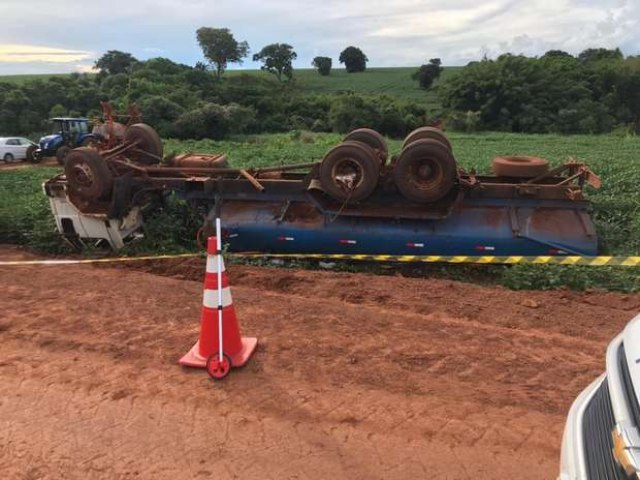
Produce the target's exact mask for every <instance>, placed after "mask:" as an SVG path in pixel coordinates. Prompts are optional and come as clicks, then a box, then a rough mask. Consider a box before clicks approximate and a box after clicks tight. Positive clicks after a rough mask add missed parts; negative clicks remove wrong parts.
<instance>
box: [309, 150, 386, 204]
mask: <svg viewBox="0 0 640 480" xmlns="http://www.w3.org/2000/svg"><path fill="white" fill-rule="evenodd" d="M319 176H320V184H321V185H322V188H323V189H324V191H325V192H326V193H328V194H329V195H330V196H331V197H333V198H335V199H336V200H339V201H345V200H353V201H354V202H357V201H359V200H363V199H365V198H367V197H368V196H369V195H371V193H372V192H373V190H374V189H375V188H376V185H377V184H378V178H379V176H380V161H379V160H378V157H377V156H376V152H374V150H373V149H372V148H370V147H369V146H367V145H365V144H363V143H360V142H353V141H348V142H343V143H341V144H339V145H336V146H335V147H333V148H332V149H331V150H329V152H327V154H326V155H325V156H324V158H323V159H322V163H321V164H320V175H319Z"/></svg>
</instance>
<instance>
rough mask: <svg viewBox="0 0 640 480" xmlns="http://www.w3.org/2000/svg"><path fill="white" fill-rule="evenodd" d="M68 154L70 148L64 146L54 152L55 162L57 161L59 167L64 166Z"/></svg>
mask: <svg viewBox="0 0 640 480" xmlns="http://www.w3.org/2000/svg"><path fill="white" fill-rule="evenodd" d="M69 152H71V148H70V147H67V146H66V145H63V146H61V147H60V148H58V150H56V160H58V163H59V164H60V165H62V166H64V162H65V159H66V158H67V156H68V155H69Z"/></svg>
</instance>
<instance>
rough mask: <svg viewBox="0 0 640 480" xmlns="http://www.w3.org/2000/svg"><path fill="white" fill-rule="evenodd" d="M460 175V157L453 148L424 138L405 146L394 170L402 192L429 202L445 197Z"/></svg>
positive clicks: (395, 179) (414, 198) (411, 197)
mask: <svg viewBox="0 0 640 480" xmlns="http://www.w3.org/2000/svg"><path fill="white" fill-rule="evenodd" d="M456 178H457V165H456V160H455V158H453V154H452V153H451V150H449V148H447V146H446V145H445V144H443V143H441V142H438V141H436V140H433V139H420V140H415V141H413V142H411V143H410V144H409V145H408V146H407V147H405V148H404V149H403V150H402V152H400V156H399V157H398V160H397V162H396V166H395V168H394V170H393V179H394V182H395V184H396V187H398V190H400V193H402V195H403V196H404V197H405V198H407V199H408V200H411V201H412V202H417V203H429V202H435V201H437V200H440V199H441V198H442V197H444V196H445V195H446V194H447V193H449V191H450V190H451V188H453V185H454V184H455V181H456Z"/></svg>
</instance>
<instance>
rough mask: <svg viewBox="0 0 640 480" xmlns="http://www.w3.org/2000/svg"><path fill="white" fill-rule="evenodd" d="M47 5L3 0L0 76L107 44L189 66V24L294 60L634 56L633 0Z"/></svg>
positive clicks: (639, 35) (51, 64)
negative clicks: (285, 46)
mask: <svg viewBox="0 0 640 480" xmlns="http://www.w3.org/2000/svg"><path fill="white" fill-rule="evenodd" d="M27 3H28V5H27ZM50 5H51V4H50V0H46V1H45V0H29V2H25V1H24V0H2V12H3V28H2V29H1V30H0V44H1V45H3V46H5V47H10V48H8V50H7V49H5V50H4V52H5V53H4V54H2V53H0V73H6V72H10V73H20V72H23V71H24V72H27V71H28V72H32V71H34V70H37V69H38V68H41V69H42V70H43V71H52V69H53V70H55V69H56V68H57V71H61V72H62V71H73V70H77V69H79V68H80V69H86V68H88V66H90V65H91V63H92V62H93V61H94V60H95V58H96V57H97V56H99V55H101V54H102V53H103V52H105V51H107V50H111V49H118V50H123V51H127V52H131V53H132V54H134V55H135V56H136V57H138V58H140V59H146V58H149V57H153V56H158V55H162V56H165V57H168V58H171V59H173V60H175V61H177V62H181V63H187V64H192V65H193V64H194V63H195V62H196V61H198V60H202V53H201V51H200V49H199V47H198V45H197V43H196V40H195V31H196V29H197V28H198V27H200V26H203V25H205V26H213V27H228V28H230V29H231V30H232V32H233V33H234V34H235V36H236V38H237V39H238V40H247V41H248V42H249V44H250V46H251V47H252V50H253V51H257V50H259V49H260V48H261V47H262V46H264V45H266V44H268V43H272V42H287V43H290V44H291V45H293V46H294V48H295V49H296V51H297V53H298V61H297V62H296V66H298V67H308V66H309V65H310V62H311V59H312V58H313V57H314V56H315V55H328V56H331V57H333V58H334V61H335V64H337V57H338V55H339V53H340V51H341V50H342V49H343V48H345V47H346V46H348V45H356V46H358V47H360V48H362V49H363V50H364V52H365V53H366V54H367V56H368V57H369V60H370V62H369V64H370V66H412V65H419V64H420V63H422V62H424V61H425V60H427V59H429V58H432V57H440V58H442V59H443V61H444V64H445V65H460V64H465V63H467V62H469V61H471V60H475V59H478V58H480V57H481V56H482V55H483V54H484V53H486V54H488V55H489V56H492V57H493V56H497V55H500V54H501V53H504V52H507V51H509V52H512V53H523V54H526V55H541V54H543V53H544V52H545V51H546V50H548V49H562V50H567V51H569V52H571V53H574V54H577V53H579V52H580V51H582V50H583V49H585V48H589V47H600V46H602V47H609V48H612V47H616V46H620V47H621V48H622V49H623V51H624V52H625V53H626V54H638V53H640V51H639V45H640V1H639V0H553V1H549V0H487V1H485V2H478V1H477V0H449V1H447V2H443V1H442V0H394V1H393V2H389V1H388V0H323V1H322V2H301V1H300V0H270V1H268V2H265V1H263V0H217V1H216V2H211V1H210V0H137V1H135V2H132V1H130V0H110V1H109V2H90V3H86V4H84V5H83V7H82V8H78V7H77V1H73V0H57V1H56V8H55V11H54V12H52V11H51V8H50ZM40 12H41V13H40ZM25 18H26V19H28V25H29V28H28V31H29V42H28V43H29V44H33V45H37V47H33V46H31V45H22V46H20V47H21V48H22V47H25V48H26V47H28V48H29V49H32V50H31V52H32V54H29V53H28V50H27V51H25V50H24V49H22V50H20V49H18V48H16V47H18V46H17V45H15V43H16V42H15V39H16V38H24V32H25V20H24V19H25ZM60 26H63V27H62V28H59V27H60ZM40 46H46V48H43V47H40ZM20 52H22V53H20ZM17 58H18V59H19V60H16V59H17ZM244 66H245V67H248V68H252V67H255V64H253V62H251V61H249V60H247V62H246V63H245V64H244Z"/></svg>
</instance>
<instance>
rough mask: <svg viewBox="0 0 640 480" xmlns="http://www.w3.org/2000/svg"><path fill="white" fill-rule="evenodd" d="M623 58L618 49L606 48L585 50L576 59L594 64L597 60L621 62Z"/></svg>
mask: <svg viewBox="0 0 640 480" xmlns="http://www.w3.org/2000/svg"><path fill="white" fill-rule="evenodd" d="M623 58H624V57H623V55H622V52H621V51H620V49H619V48H616V49H614V50H609V49H608V48H587V49H586V50H584V51H583V52H582V53H580V55H578V59H579V60H582V61H583V62H595V61H598V60H622V59H623Z"/></svg>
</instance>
